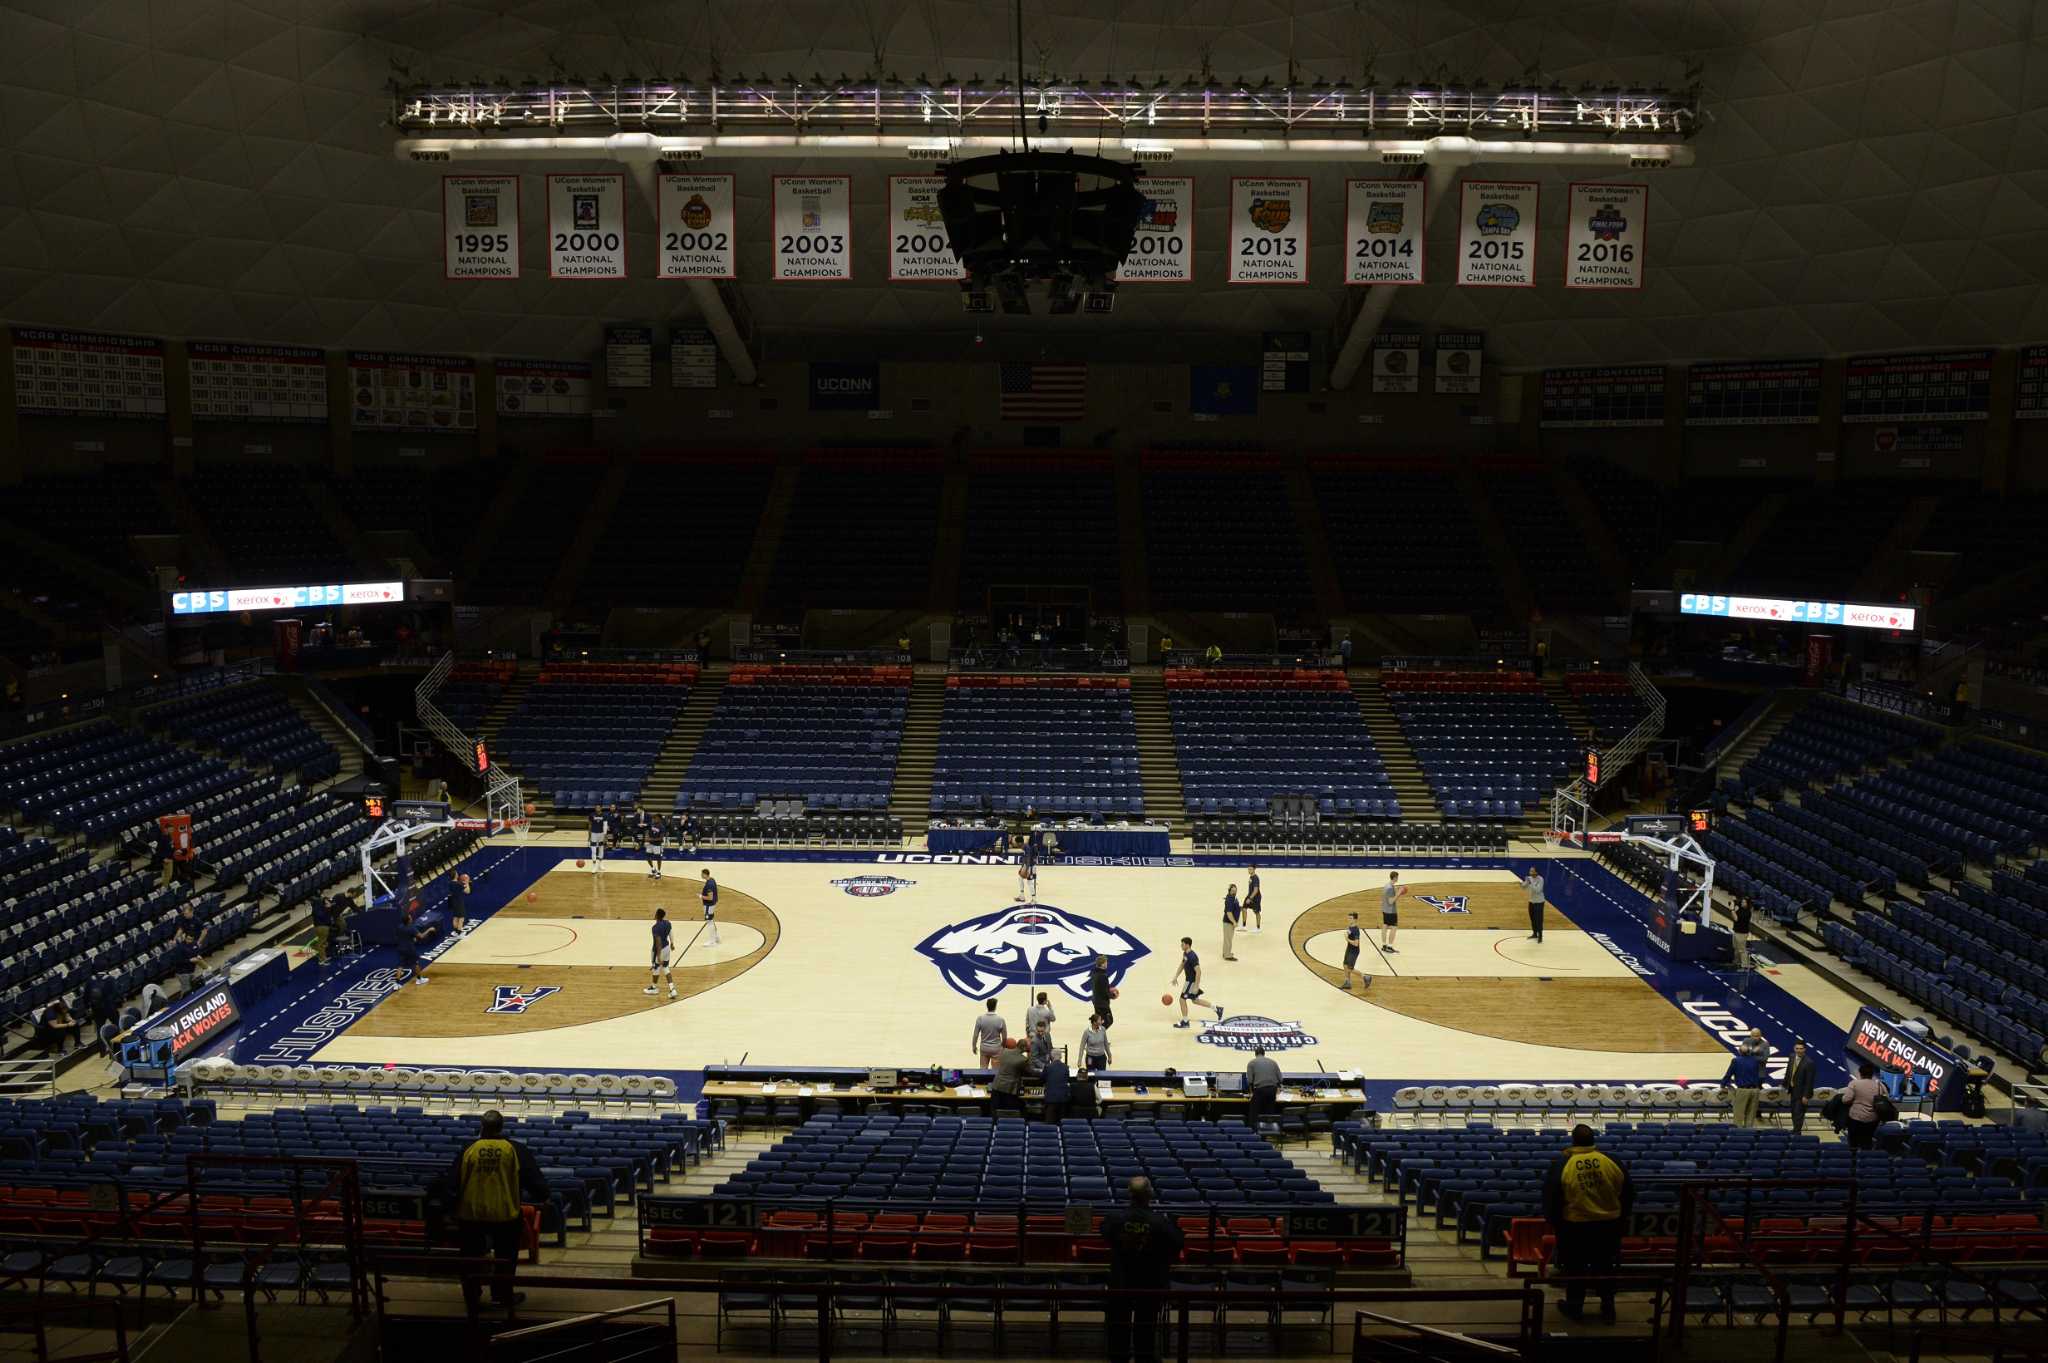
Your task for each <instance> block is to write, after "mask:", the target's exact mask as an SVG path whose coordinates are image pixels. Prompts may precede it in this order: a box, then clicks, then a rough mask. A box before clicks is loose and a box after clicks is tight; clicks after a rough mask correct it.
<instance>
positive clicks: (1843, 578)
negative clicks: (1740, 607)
mask: <svg viewBox="0 0 2048 1363" xmlns="http://www.w3.org/2000/svg"><path fill="white" fill-rule="evenodd" d="M1904 500H1905V499H1904V498H1902V497H1901V496H1900V495H1899V492H1898V489H1897V487H1896V486H1893V485H1891V484H1881V483H1837V484H1834V485H1832V486H1829V487H1825V488H1815V489H1811V490H1807V491H1802V492H1800V493H1798V494H1797V495H1795V496H1793V498H1792V499H1791V501H1790V502H1788V503H1787V504H1786V506H1785V507H1784V509H1783V510H1781V511H1780V512H1779V513H1778V514H1777V516H1776V517H1775V518H1773V519H1772V521H1771V523H1770V525H1769V526H1768V527H1767V528H1766V529H1765V531H1764V533H1763V534H1762V535H1761V536H1760V537H1758V539H1757V541H1756V543H1755V544H1754V545H1752V546H1751V547H1750V550H1749V552H1748V554H1746V555H1744V556H1743V559H1742V561H1741V562H1740V563H1738V564H1737V565H1736V566H1735V567H1734V569H1733V570H1732V571H1731V573H1730V574H1729V576H1728V582H1727V585H1728V589H1729V590H1731V591H1753V592H1761V593H1766V594H1769V595H1775V596H1794V597H1798V598H1800V599H1801V600H1807V599H1813V598H1819V599H1823V600H1833V601H1845V600H1854V599H1856V588H1857V583H1858V581H1859V580H1860V579H1861V578H1862V576H1863V571H1864V569H1865V568H1867V567H1869V565H1870V562H1871V558H1872V556H1873V555H1875V554H1876V552H1877V550H1878V547H1879V546H1880V545H1882V544H1883V543H1885V541H1886V539H1887V538H1888V536H1889V535H1890V533H1891V529H1892V526H1893V524H1894V523H1895V522H1896V521H1897V520H1898V518H1899V512H1900V509H1901V507H1902V506H1903V504H1904ZM1731 529H1732V526H1731Z"/></svg>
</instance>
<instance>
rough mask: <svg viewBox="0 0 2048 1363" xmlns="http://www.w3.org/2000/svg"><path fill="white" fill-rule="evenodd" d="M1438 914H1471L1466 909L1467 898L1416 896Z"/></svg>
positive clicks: (1448, 895) (1462, 896) (1438, 895)
mask: <svg viewBox="0 0 2048 1363" xmlns="http://www.w3.org/2000/svg"><path fill="white" fill-rule="evenodd" d="M1415 897H1416V898H1417V899H1419V900H1421V901H1422V902H1423V903H1425V904H1427V905H1429V906H1430V907H1431V908H1433V909H1435V910H1436V911H1437V912H1438V913H1470V912H1472V910H1470V909H1468V908H1466V907H1465V904H1466V896H1464V895H1461V894H1419V895H1417V896H1415Z"/></svg>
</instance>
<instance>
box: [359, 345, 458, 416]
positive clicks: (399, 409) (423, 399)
mask: <svg viewBox="0 0 2048 1363" xmlns="http://www.w3.org/2000/svg"><path fill="white" fill-rule="evenodd" d="M348 386H349V393H350V396H351V399H352V401H351V410H352V414H353V424H354V426H355V428H356V429H357V430H359V431H451V432H452V431H474V430H475V429H476V361H475V360H472V359H469V358H468V357H466V356H461V355H390V354H386V353H384V352H383V351H377V350H352V351H350V352H349V356H348Z"/></svg>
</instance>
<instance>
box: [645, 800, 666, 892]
mask: <svg viewBox="0 0 2048 1363" xmlns="http://www.w3.org/2000/svg"><path fill="white" fill-rule="evenodd" d="M667 838H668V830H667V829H666V828H664V827H662V824H661V816H660V815H659V814H657V815H655V816H654V817H653V818H652V819H649V820H648V821H647V878H648V879H649V880H660V879H661V854H662V853H663V852H664V851H665V850H667V849H666V848H665V847H664V845H663V844H664V842H665V841H666V839H667Z"/></svg>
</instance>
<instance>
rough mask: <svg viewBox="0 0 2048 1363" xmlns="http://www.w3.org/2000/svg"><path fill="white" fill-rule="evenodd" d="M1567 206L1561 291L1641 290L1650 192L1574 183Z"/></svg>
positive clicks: (1632, 187)
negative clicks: (1563, 287)
mask: <svg viewBox="0 0 2048 1363" xmlns="http://www.w3.org/2000/svg"><path fill="white" fill-rule="evenodd" d="M1566 207H1567V210H1568V212H1567V215H1566V218H1565V233H1564V286H1565V287H1566V288H1568V289H1640V288H1641V287H1643V243H1644V241H1645V240H1647V238H1646V236H1645V235H1644V228H1645V227H1646V226H1647V225H1648V221H1649V216H1650V187H1649V186H1648V185H1609V184H1575V185H1573V186H1572V187H1571V197H1570V198H1569V199H1568V200H1567V201H1566Z"/></svg>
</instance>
